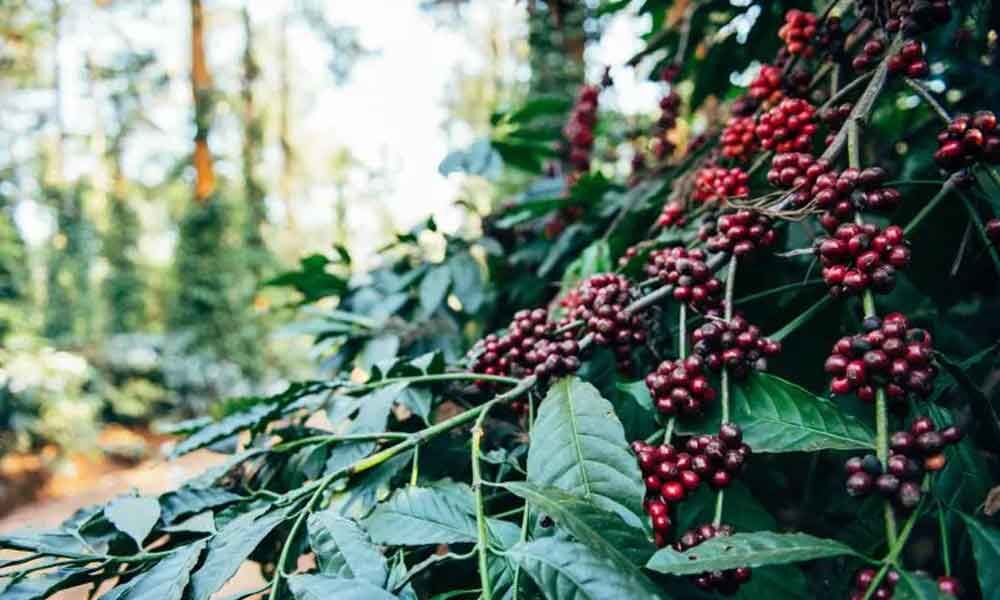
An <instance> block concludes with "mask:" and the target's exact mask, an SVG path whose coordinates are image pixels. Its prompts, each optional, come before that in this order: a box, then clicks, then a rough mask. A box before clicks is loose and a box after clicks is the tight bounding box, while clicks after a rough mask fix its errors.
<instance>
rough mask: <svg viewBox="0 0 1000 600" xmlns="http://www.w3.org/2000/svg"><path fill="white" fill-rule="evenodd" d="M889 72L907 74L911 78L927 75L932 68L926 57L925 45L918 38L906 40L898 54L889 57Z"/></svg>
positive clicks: (921, 77)
mask: <svg viewBox="0 0 1000 600" xmlns="http://www.w3.org/2000/svg"><path fill="white" fill-rule="evenodd" d="M889 72H890V73H892V74H894V75H905V76H907V77H909V78H911V79H923V78H924V77H927V76H928V75H929V74H930V72H931V68H930V65H928V64H927V59H926V57H924V45H923V44H921V43H920V42H919V41H917V40H906V41H905V42H904V43H903V47H902V48H900V50H899V53H898V54H894V55H893V56H892V58H890V59H889Z"/></svg>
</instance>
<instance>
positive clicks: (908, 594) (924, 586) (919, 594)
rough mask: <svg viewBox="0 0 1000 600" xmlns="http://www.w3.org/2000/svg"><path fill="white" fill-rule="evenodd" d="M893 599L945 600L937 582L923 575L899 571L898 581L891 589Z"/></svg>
mask: <svg viewBox="0 0 1000 600" xmlns="http://www.w3.org/2000/svg"><path fill="white" fill-rule="evenodd" d="M892 598H893V600H946V599H947V598H950V596H945V595H944V594H942V593H941V592H940V590H938V586H937V582H936V581H934V580H933V579H931V578H929V577H926V576H924V575H918V574H916V573H910V572H908V571H899V583H897V584H896V587H895V588H894V589H893V594H892Z"/></svg>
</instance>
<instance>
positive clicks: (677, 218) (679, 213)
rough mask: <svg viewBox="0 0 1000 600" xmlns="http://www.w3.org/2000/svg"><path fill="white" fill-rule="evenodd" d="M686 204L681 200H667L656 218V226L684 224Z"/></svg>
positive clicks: (665, 227) (666, 227)
mask: <svg viewBox="0 0 1000 600" xmlns="http://www.w3.org/2000/svg"><path fill="white" fill-rule="evenodd" d="M685 220H686V219H685V218H684V205H683V204H681V203H680V202H667V203H666V204H664V205H663V210H661V211H660V216H659V217H657V219H656V226H657V227H662V228H664V229H670V228H671V227H680V226H682V225H684V222H685Z"/></svg>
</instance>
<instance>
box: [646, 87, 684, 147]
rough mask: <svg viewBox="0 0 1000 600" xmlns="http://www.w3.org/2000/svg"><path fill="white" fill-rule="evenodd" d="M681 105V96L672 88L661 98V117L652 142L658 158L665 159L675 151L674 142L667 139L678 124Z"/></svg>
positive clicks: (657, 122)
mask: <svg viewBox="0 0 1000 600" xmlns="http://www.w3.org/2000/svg"><path fill="white" fill-rule="evenodd" d="M680 106H681V97H680V96H678V95H677V92H675V91H674V90H672V89H671V90H670V91H669V92H667V93H666V94H664V96H663V97H662V98H660V117H659V119H657V121H656V128H655V133H656V136H655V137H654V138H653V140H652V144H651V145H652V150H653V156H655V157H656V160H664V159H665V158H667V157H668V156H670V154H672V153H673V151H674V144H673V142H671V141H670V140H669V139H667V134H668V133H669V132H670V130H672V129H673V128H674V127H675V126H676V125H677V115H678V110H679V109H680Z"/></svg>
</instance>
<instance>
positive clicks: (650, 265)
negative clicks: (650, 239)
mask: <svg viewBox="0 0 1000 600" xmlns="http://www.w3.org/2000/svg"><path fill="white" fill-rule="evenodd" d="M705 259H706V256H705V252H704V251H702V250H687V249H685V248H683V247H674V248H664V249H662V250H656V251H654V252H652V253H651V254H650V255H649V262H647V263H646V274H647V275H648V276H650V277H656V278H657V279H659V280H660V281H662V282H663V283H667V284H670V285H673V286H674V299H675V300H677V301H679V302H686V303H688V304H689V305H690V306H691V307H692V308H694V309H695V310H698V311H702V312H704V311H706V310H710V309H713V308H718V307H719V306H720V305H721V303H722V282H721V281H719V280H718V279H716V277H715V276H714V275H713V274H712V269H711V268H710V267H709V266H708V264H707V263H706V262H705Z"/></svg>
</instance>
